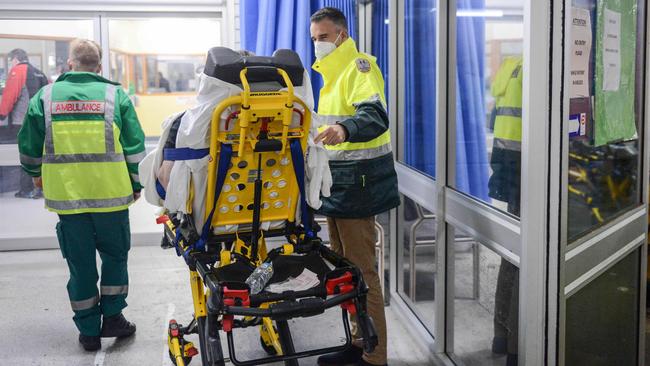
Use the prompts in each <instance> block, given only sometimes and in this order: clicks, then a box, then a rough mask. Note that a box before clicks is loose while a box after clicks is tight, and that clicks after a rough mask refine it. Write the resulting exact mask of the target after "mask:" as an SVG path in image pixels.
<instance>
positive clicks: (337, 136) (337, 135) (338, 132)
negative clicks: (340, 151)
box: [314, 124, 347, 145]
mask: <svg viewBox="0 0 650 366" xmlns="http://www.w3.org/2000/svg"><path fill="white" fill-rule="evenodd" d="M346 138H347V131H346V130H345V127H343V126H341V125H339V124H335V125H331V126H329V127H328V128H327V129H325V130H324V131H323V132H321V133H319V134H318V136H316V138H315V139H314V142H316V143H319V142H321V141H322V142H323V143H324V144H325V145H338V144H340V143H342V142H345V139H346Z"/></svg>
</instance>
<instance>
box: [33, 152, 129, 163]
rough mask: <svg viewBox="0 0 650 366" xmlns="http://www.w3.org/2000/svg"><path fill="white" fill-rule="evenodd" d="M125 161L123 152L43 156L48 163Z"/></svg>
mask: <svg viewBox="0 0 650 366" xmlns="http://www.w3.org/2000/svg"><path fill="white" fill-rule="evenodd" d="M121 161H124V155H122V154H115V153H111V154H61V155H55V154H48V155H45V156H44V157H43V162H44V163H46V164H70V163H119V162H121Z"/></svg>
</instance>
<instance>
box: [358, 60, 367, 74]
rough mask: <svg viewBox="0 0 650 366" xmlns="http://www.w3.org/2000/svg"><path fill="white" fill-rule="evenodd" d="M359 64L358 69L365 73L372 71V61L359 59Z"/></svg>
mask: <svg viewBox="0 0 650 366" xmlns="http://www.w3.org/2000/svg"><path fill="white" fill-rule="evenodd" d="M355 62H356V64H357V69H358V70H359V71H361V72H363V73H366V72H368V71H370V61H368V60H366V59H365V58H358V59H356V60H355Z"/></svg>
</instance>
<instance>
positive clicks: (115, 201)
mask: <svg viewBox="0 0 650 366" xmlns="http://www.w3.org/2000/svg"><path fill="white" fill-rule="evenodd" d="M131 202H133V195H128V196H126V197H120V198H107V199H86V200H70V201H55V200H51V199H46V200H45V205H46V206H47V207H49V208H51V209H54V210H78V209H84V208H109V207H118V206H124V205H128V204H129V203H131Z"/></svg>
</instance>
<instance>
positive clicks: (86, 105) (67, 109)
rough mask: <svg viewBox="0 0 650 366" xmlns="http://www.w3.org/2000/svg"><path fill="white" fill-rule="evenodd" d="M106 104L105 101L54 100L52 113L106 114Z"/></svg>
mask: <svg viewBox="0 0 650 366" xmlns="http://www.w3.org/2000/svg"><path fill="white" fill-rule="evenodd" d="M104 106H105V103H104V102H97V101H87V100H66V101H63V102H52V114H75V113H82V114H104Z"/></svg>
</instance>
